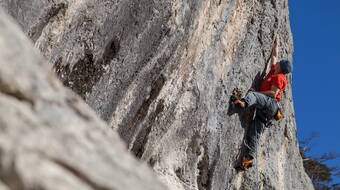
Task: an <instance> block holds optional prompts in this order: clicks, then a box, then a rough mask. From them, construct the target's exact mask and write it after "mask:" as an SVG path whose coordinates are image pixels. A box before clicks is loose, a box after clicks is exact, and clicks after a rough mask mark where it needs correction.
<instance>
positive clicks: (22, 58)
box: [0, 10, 166, 190]
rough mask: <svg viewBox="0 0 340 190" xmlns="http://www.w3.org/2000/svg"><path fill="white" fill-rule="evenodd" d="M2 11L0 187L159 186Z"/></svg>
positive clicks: (146, 189) (124, 188) (18, 189)
mask: <svg viewBox="0 0 340 190" xmlns="http://www.w3.org/2000/svg"><path fill="white" fill-rule="evenodd" d="M13 21H14V20H12V19H9V17H8V16H6V15H5V14H4V12H3V11H2V10H0V49H1V51H0V131H1V132H0V189H1V190H5V189H12V190H24V189H32V190H38V189H41V190H42V189H51V190H52V189H56V190H60V189H63V190H76V189H79V190H80V189H81V190H90V189H96V190H99V189H101V190H109V189H112V190H117V189H120V190H127V189H140V190H150V189H153V190H159V189H166V188H165V186H164V185H162V184H161V183H160V182H159V181H158V180H157V179H156V175H154V174H153V173H152V170H151V169H149V168H147V167H146V166H145V164H141V163H139V162H138V161H136V160H135V158H133V156H131V155H130V154H129V153H128V152H127V151H126V149H125V147H124V145H123V143H122V142H121V140H120V138H119V136H118V135H116V134H115V133H114V132H113V131H112V130H111V129H109V128H108V127H107V126H106V125H105V123H104V122H103V121H102V120H100V119H99V118H98V117H97V116H96V114H95V113H94V112H93V111H91V109H90V108H89V107H88V106H87V105H86V104H85V103H83V101H82V100H81V98H80V97H78V96H76V95H74V93H73V92H71V91H70V90H68V89H65V88H64V87H63V85H62V84H61V83H60V82H59V80H58V79H57V77H56V75H55V74H53V73H52V70H51V67H49V66H48V64H47V63H46V62H44V61H42V59H41V56H39V55H38V54H37V53H36V52H37V51H33V50H32V49H34V48H33V46H32V44H31V42H30V41H29V40H28V39H27V38H26V36H25V35H24V34H23V33H22V32H21V31H20V28H19V27H18V26H16V25H14V24H13Z"/></svg>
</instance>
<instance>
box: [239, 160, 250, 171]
mask: <svg viewBox="0 0 340 190" xmlns="http://www.w3.org/2000/svg"><path fill="white" fill-rule="evenodd" d="M241 165H242V168H243V169H244V170H246V169H248V168H250V167H252V166H253V160H252V159H251V160H250V159H249V160H245V161H243V162H242V163H241Z"/></svg>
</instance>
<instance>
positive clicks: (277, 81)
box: [260, 65, 287, 101]
mask: <svg viewBox="0 0 340 190" xmlns="http://www.w3.org/2000/svg"><path fill="white" fill-rule="evenodd" d="M274 72H275V67H274V65H272V67H271V69H270V72H269V73H268V75H267V76H266V77H265V78H264V79H263V81H262V82H261V87H260V91H268V90H271V89H272V86H276V87H277V88H278V89H279V90H280V91H279V93H277V95H276V97H275V98H276V99H277V101H280V98H281V97H280V95H281V94H282V92H283V90H284V89H285V88H286V86H287V80H286V77H285V75H284V74H281V73H279V74H274Z"/></svg>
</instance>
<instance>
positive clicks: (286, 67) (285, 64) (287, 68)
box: [279, 59, 293, 74]
mask: <svg viewBox="0 0 340 190" xmlns="http://www.w3.org/2000/svg"><path fill="white" fill-rule="evenodd" d="M279 63H280V67H281V72H282V74H288V73H291V72H292V71H293V65H292V63H291V62H290V61H288V60H286V59H283V60H281V61H280V62H279Z"/></svg>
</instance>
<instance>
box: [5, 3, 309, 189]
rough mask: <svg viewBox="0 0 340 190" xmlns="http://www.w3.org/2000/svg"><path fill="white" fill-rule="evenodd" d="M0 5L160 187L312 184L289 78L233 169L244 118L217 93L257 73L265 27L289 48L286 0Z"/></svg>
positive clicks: (265, 44)
mask: <svg viewBox="0 0 340 190" xmlns="http://www.w3.org/2000/svg"><path fill="white" fill-rule="evenodd" d="M0 5H1V6H2V7H4V8H5V9H6V10H7V12H8V13H9V14H11V15H12V16H13V17H14V18H16V19H17V21H18V22H19V23H20V25H21V26H22V29H23V30H24V31H25V32H26V34H27V35H28V36H29V37H30V38H31V39H32V40H33V42H34V43H35V46H36V47H37V48H38V49H39V50H40V51H41V52H42V54H43V55H44V56H45V57H46V58H47V59H48V60H49V62H50V64H51V65H53V67H54V69H55V71H56V72H57V73H58V75H59V77H60V79H61V80H62V81H63V83H64V84H65V85H66V86H69V87H70V88H71V89H73V90H74V91H75V92H76V93H78V94H79V95H80V96H81V97H82V98H83V99H85V101H86V102H87V104H88V105H90V106H91V107H92V108H93V109H94V110H95V112H96V113H97V114H98V115H99V116H100V117H101V118H102V119H104V120H105V121H107V123H108V124H109V125H110V126H111V127H112V128H114V129H116V130H117V131H118V133H119V134H120V136H121V137H122V138H123V140H124V141H125V142H126V143H127V146H128V148H129V150H130V151H131V152H133V153H134V154H135V155H136V156H137V157H138V158H140V159H142V160H144V161H146V162H148V163H149V164H150V165H151V166H152V167H153V169H154V170H155V171H156V173H157V174H158V175H159V176H160V177H162V179H163V181H165V182H166V183H168V184H169V186H170V187H171V189H193V190H197V189H199V190H203V189H212V190H224V189H228V190H233V189H234V190H246V189H249V190H253V189H265V190H267V189H278V190H292V189H294V190H295V189H296V190H312V189H313V187H312V183H311V181H310V179H309V178H308V176H307V175H306V173H305V172H304V169H303V165H302V159H301V156H300V154H299V150H298V141H297V138H296V125H295V118H294V109H293V100H292V93H291V86H290V85H288V88H287V89H286V90H285V92H284V95H283V98H282V104H283V108H284V110H285V115H286V117H285V119H283V120H282V121H280V122H274V123H273V125H272V126H271V127H270V128H268V129H266V130H265V132H264V134H263V135H262V137H261V142H260V147H259V150H258V155H257V159H256V163H255V167H253V168H252V169H250V170H249V171H247V172H239V173H237V172H236V171H235V169H234V165H235V162H236V160H237V159H238V157H239V153H240V149H241V148H242V146H243V145H242V141H243V137H244V134H245V131H246V130H247V127H248V125H247V123H248V122H247V120H245V119H244V118H243V117H239V116H238V115H232V116H228V114H227V113H228V111H227V110H228V99H229V96H230V95H231V93H232V90H233V89H234V88H239V89H240V90H241V91H243V92H244V93H245V92H246V91H247V89H249V88H250V87H251V86H252V84H257V83H258V77H257V76H258V75H259V73H261V71H262V70H263V69H264V66H265V63H266V62H267V61H268V58H269V55H270V53H271V48H272V44H273V39H274V35H277V36H279V38H280V41H281V43H280V56H281V58H289V59H290V58H291V56H292V52H293V45H292V36H291V31H290V25H289V17H288V2H287V0H280V1H278V0H195V1H181V0H171V1H170V0H163V1H153V0H140V1H135V0H125V1H119V0H101V1H93V0H52V1H50V0H49V1H47V0H42V1H35V0H25V1H21V0H0ZM297 64H298V63H297ZM295 74H298V73H295ZM288 78H289V79H288V80H289V83H291V82H292V77H291V76H289V77H288Z"/></svg>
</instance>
